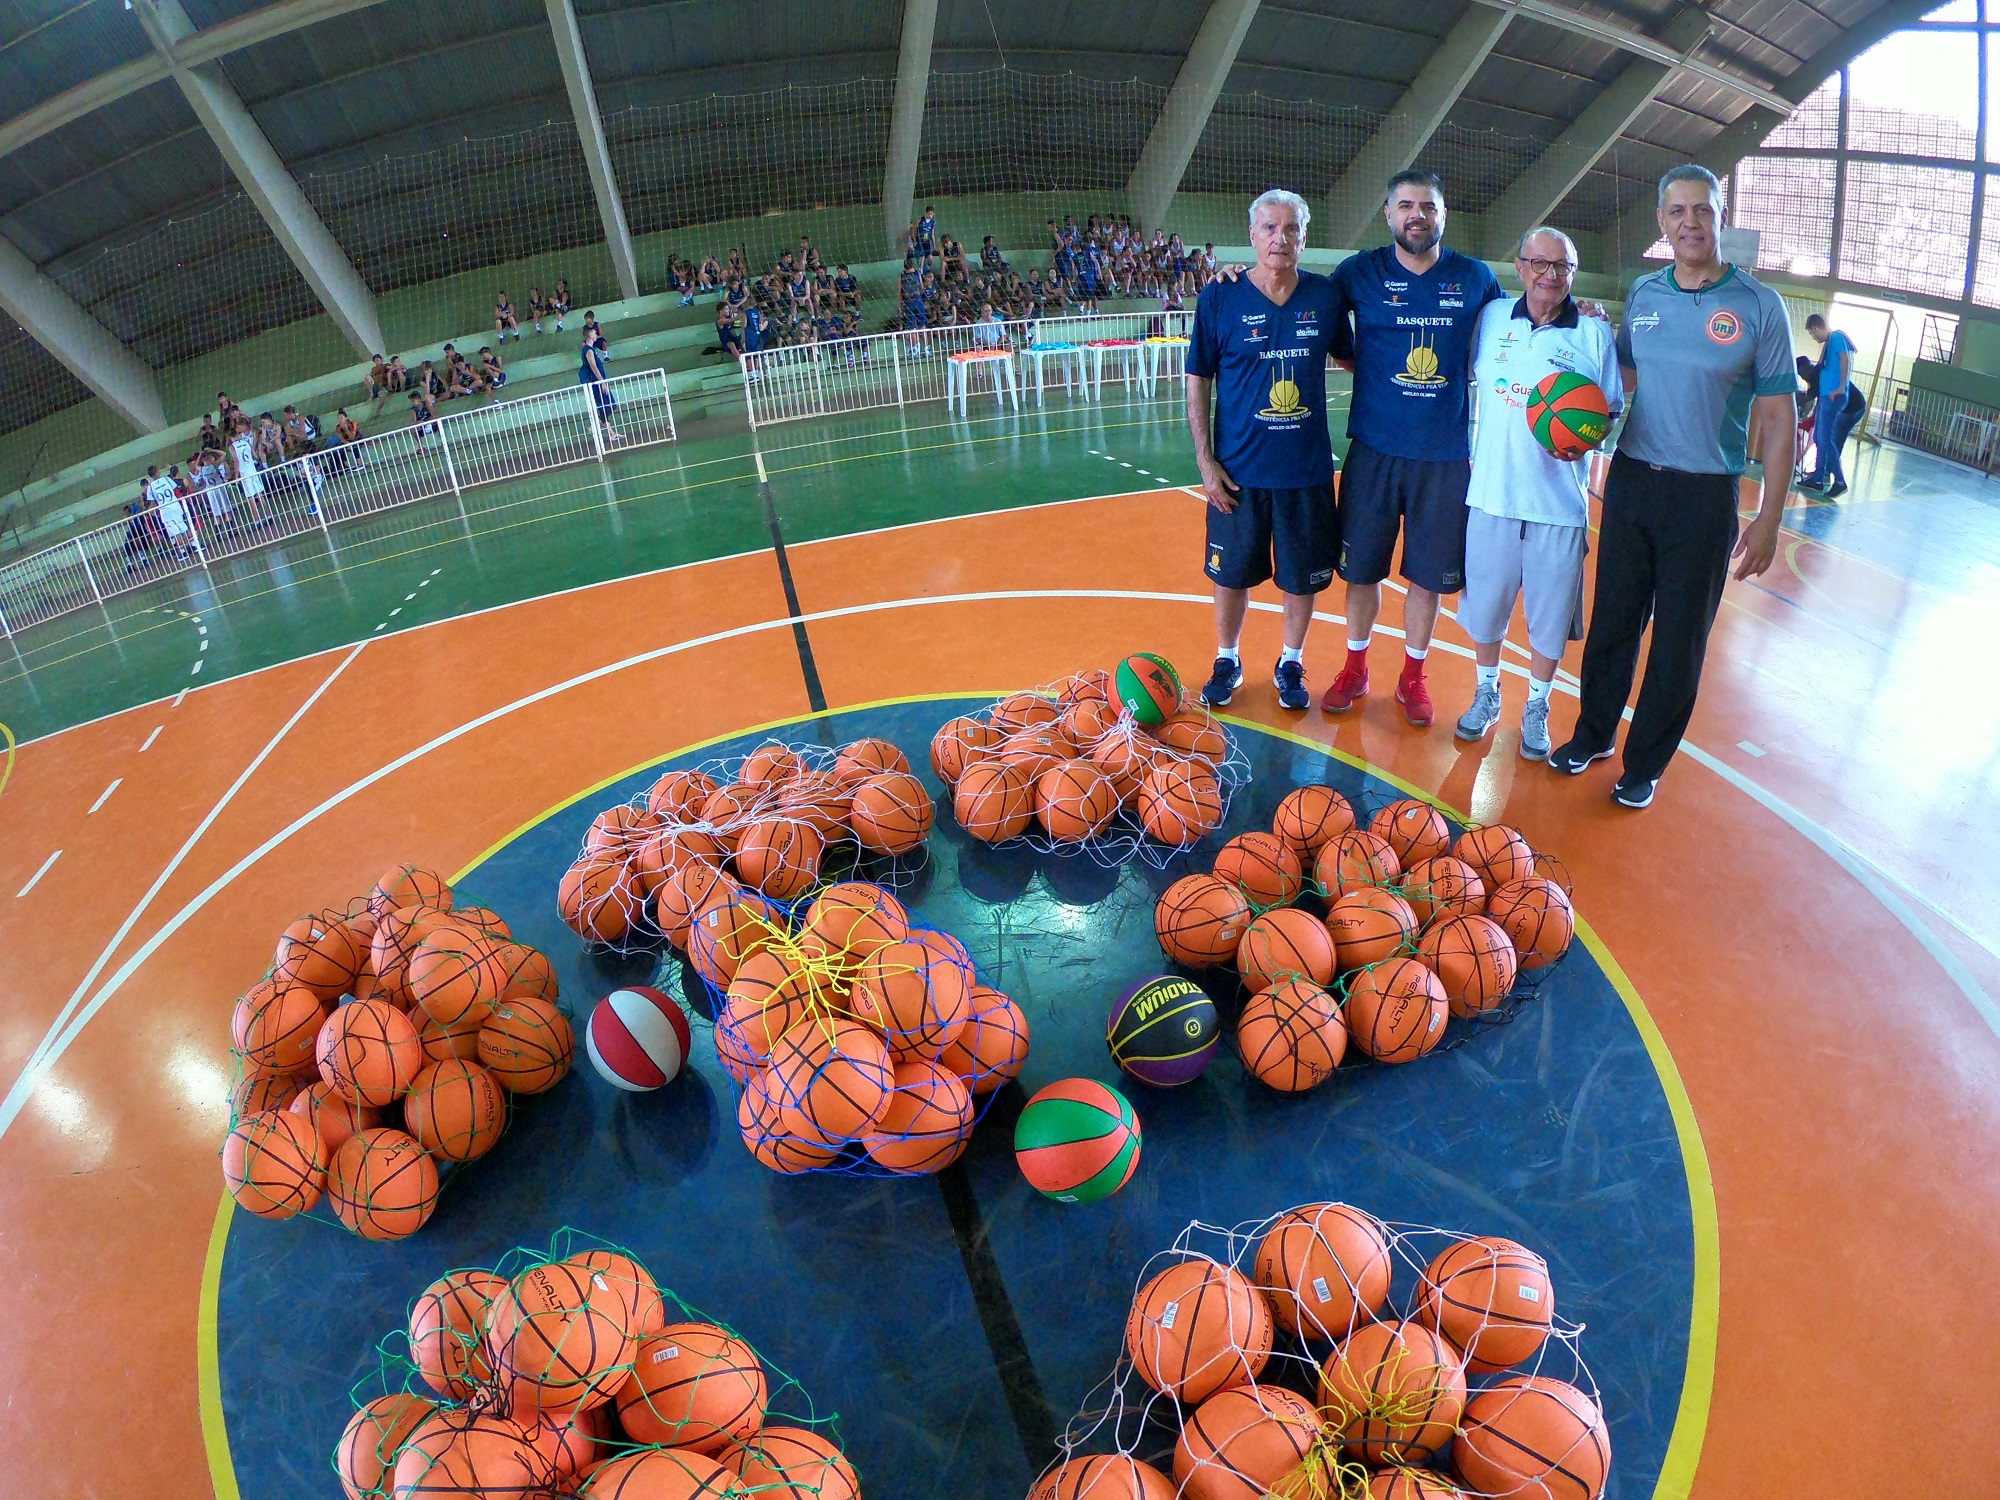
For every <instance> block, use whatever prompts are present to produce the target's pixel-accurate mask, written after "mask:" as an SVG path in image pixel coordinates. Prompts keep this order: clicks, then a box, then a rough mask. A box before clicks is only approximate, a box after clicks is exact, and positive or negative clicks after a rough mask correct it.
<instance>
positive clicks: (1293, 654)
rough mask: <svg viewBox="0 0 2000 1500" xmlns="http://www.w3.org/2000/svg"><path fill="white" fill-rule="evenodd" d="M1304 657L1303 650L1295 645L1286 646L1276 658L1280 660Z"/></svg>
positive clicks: (1295, 659) (1296, 659)
mask: <svg viewBox="0 0 2000 1500" xmlns="http://www.w3.org/2000/svg"><path fill="white" fill-rule="evenodd" d="M1304 658H1305V652H1304V651H1302V650H1300V649H1299V648H1298V647H1297V646H1287V647H1285V649H1284V650H1283V651H1281V652H1279V653H1278V660H1279V661H1280V662H1288V661H1301V660H1303V659H1304Z"/></svg>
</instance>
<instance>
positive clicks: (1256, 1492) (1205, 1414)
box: [1174, 1385, 1323, 1500]
mask: <svg viewBox="0 0 2000 1500" xmlns="http://www.w3.org/2000/svg"><path fill="white" fill-rule="evenodd" d="M1318 1436H1319V1414H1318V1413H1317V1412H1315V1411H1314V1410H1313V1408H1312V1403H1311V1402H1309V1401H1307V1400H1306V1398H1305V1397H1303V1396H1301V1395H1298V1394H1297V1393H1295V1392H1293V1391H1288V1390H1286V1389H1285V1388H1284V1387H1283V1386H1279V1385H1252V1386H1239V1387H1235V1388H1232V1389H1230V1390H1226V1391H1218V1392H1216V1394H1215V1395H1213V1396H1210V1397H1209V1398H1208V1399H1207V1400H1206V1401H1204V1402H1202V1403H1201V1405H1199V1406H1197V1407H1196V1408H1195V1409H1194V1410H1193V1411H1191V1412H1189V1413H1188V1414H1187V1418H1186V1420H1185V1421H1184V1422H1183V1423H1182V1426H1181V1435H1180V1441H1179V1442H1177V1443H1176V1444H1175V1445H1174V1480H1175V1482H1176V1483H1178V1484H1179V1485H1180V1493H1181V1496H1182V1500H1264V1497H1265V1496H1267V1495H1273V1494H1299V1495H1304V1494H1308V1493H1311V1492H1312V1490H1313V1489H1314V1488H1315V1486H1314V1485H1313V1484H1312V1482H1311V1480H1310V1479H1308V1478H1307V1477H1306V1476H1307V1474H1310V1473H1313V1472H1314V1471H1318V1470H1319V1469H1320V1468H1321V1464H1320V1460H1319V1458H1318V1456H1317V1455H1316V1454H1314V1452H1313V1443H1314V1439H1315V1438H1317V1437H1318ZM1301 1466H1304V1468H1303V1469H1302V1467H1301ZM1288 1479H1289V1480H1290V1483H1289V1484H1288V1483H1287V1480H1288ZM1322 1482H1323V1480H1322Z"/></svg>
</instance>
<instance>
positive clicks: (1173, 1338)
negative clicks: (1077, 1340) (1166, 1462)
mask: <svg viewBox="0 0 2000 1500" xmlns="http://www.w3.org/2000/svg"><path fill="white" fill-rule="evenodd" d="M1271 1328H1272V1322H1271V1304H1270V1300H1269V1299H1268V1298H1267V1297H1265V1295H1264V1294H1263V1292H1261V1291H1259V1290H1258V1289H1257V1287H1256V1286H1255V1285H1253V1284H1252V1283H1251V1281H1250V1279H1249V1278H1248V1277H1247V1276H1245V1275H1244V1274H1243V1273H1242V1272H1241V1271H1238V1270H1236V1269H1235V1268H1234V1267H1232V1266H1225V1265H1221V1264H1219V1263H1218V1262H1216V1261H1212V1260H1208V1259H1206V1258H1205V1257H1196V1258H1192V1259H1189V1260H1184V1261H1180V1262H1178V1263H1176V1264H1174V1265H1171V1266H1168V1267H1167V1268H1166V1269H1165V1270H1163V1271H1161V1272H1159V1273H1158V1274H1156V1275H1154V1276H1153V1277H1151V1278H1150V1279H1149V1280H1148V1281H1147V1282H1146V1284H1145V1285H1144V1286H1142V1287H1140V1288H1139V1294H1138V1296H1136V1297H1134V1298H1133V1299H1132V1311H1131V1313H1130V1315H1129V1316H1127V1318H1126V1319H1125V1352H1126V1353H1127V1354H1128V1355H1130V1356H1131V1359H1132V1369H1133V1372H1134V1373H1135V1374H1137V1375H1138V1377H1139V1378H1140V1379H1141V1380H1143V1381H1145V1382H1146V1384H1147V1385H1149V1386H1151V1387H1152V1388H1153V1389H1154V1390H1156V1391H1159V1392H1161V1393H1162V1394H1164V1395H1168V1396H1172V1397H1174V1399H1176V1400H1177V1401H1180V1402H1182V1403H1183V1404H1186V1405H1194V1404H1196V1403H1198V1402H1201V1401H1205V1400H1207V1399H1208V1398H1209V1397H1210V1396H1212V1395H1214V1394H1215V1393H1216V1392H1217V1391H1220V1390H1227V1389H1228V1388H1229V1387H1231V1386H1238V1385H1249V1384H1252V1383H1253V1382H1255V1380H1256V1379H1257V1377H1258V1376H1259V1375H1261V1374H1263V1373H1264V1364H1265V1362H1266V1361H1267V1360H1269V1359H1270V1357H1271Z"/></svg>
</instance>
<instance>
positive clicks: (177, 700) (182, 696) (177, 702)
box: [93, 688, 188, 722]
mask: <svg viewBox="0 0 2000 1500" xmlns="http://www.w3.org/2000/svg"><path fill="white" fill-rule="evenodd" d="M187 695H188V690H187V689H186V688H182V689H181V690H180V691H179V692H178V693H175V694H174V705H173V706H174V707H175V708H179V707H180V706H181V704H182V703H183V702H185V701H186V700H187ZM120 712H123V710H120ZM106 717H109V716H108V715H107V716H106ZM93 722H94V721H93Z"/></svg>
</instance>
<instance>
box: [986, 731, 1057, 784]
mask: <svg viewBox="0 0 2000 1500" xmlns="http://www.w3.org/2000/svg"><path fill="white" fill-rule="evenodd" d="M1000 759H1001V761H1003V762H1004V763H1005V764H1007V765H1010V766H1013V767H1015V768H1016V769H1018V770H1019V771H1020V773H1021V776H1022V779H1023V780H1025V781H1026V782H1027V783H1028V786H1029V788H1030V790H1032V789H1033V788H1034V787H1035V785H1036V783H1038V782H1039V781H1040V780H1041V779H1042V776H1043V774H1044V773H1045V772H1047V771H1050V770H1053V769H1054V768H1055V767H1057V766H1059V765H1062V764H1063V763H1064V762H1065V761H1072V760H1075V759H1076V747H1075V746H1074V745H1072V744H1071V743H1070V742H1069V741H1068V740H1066V739H1064V738H1063V737H1062V736H1061V735H1060V734H1057V733H1055V732H1054V731H1053V730H1022V731H1020V732H1018V733H1015V734H1011V735H1009V736H1008V737H1007V740H1006V743H1004V744H1003V745H1001V747H1000Z"/></svg>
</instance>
